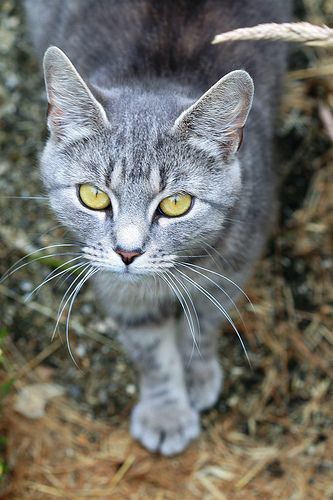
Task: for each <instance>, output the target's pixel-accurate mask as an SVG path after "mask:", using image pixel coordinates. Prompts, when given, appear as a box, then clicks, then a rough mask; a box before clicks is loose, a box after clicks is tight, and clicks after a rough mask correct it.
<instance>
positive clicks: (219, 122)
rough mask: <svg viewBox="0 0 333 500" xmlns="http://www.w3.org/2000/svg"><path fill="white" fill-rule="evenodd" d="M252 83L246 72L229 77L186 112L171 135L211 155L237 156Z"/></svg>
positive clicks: (249, 103) (249, 106)
mask: <svg viewBox="0 0 333 500" xmlns="http://www.w3.org/2000/svg"><path fill="white" fill-rule="evenodd" d="M253 91H254V87H253V81H252V78H251V77H250V75H249V74H248V73H247V72H246V71H242V70H237V71H232V72H231V73H228V74H227V75H226V76H224V77H223V78H221V80H219V81H218V82H217V83H215V85H213V86H212V87H211V88H210V89H209V90H208V91H207V92H206V93H205V94H204V95H203V96H202V97H200V99H199V100H198V101H196V102H195V103H194V104H193V105H192V106H191V107H190V108H188V109H187V110H185V111H184V112H183V113H182V114H181V115H180V116H179V118H178V119H177V120H176V122H175V124H174V131H175V132H178V133H180V134H182V135H183V137H185V138H187V139H188V141H189V142H190V143H191V144H192V145H193V146H195V147H197V148H199V149H202V150H205V151H207V152H209V153H211V154H217V155H223V156H226V155H230V154H234V153H236V151H237V150H238V149H239V146H240V144H241V140H242V135H243V127H244V125H245V122H246V119H247V117H248V114H249V111H250V109H251V105H252V99H253Z"/></svg>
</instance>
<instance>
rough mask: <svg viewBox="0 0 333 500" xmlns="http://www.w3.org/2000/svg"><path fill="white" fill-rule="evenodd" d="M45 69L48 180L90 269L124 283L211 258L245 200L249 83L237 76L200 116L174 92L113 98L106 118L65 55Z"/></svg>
mask: <svg viewBox="0 0 333 500" xmlns="http://www.w3.org/2000/svg"><path fill="white" fill-rule="evenodd" d="M44 67H45V76H46V84H47V90H48V99H49V104H50V112H49V128H50V131H51V136H50V139H49V141H48V143H47V146H46V148H45V150H44V153H43V156H42V175H43V180H44V183H45V185H46V187H47V189H48V192H49V199H50V203H51V206H52V208H53V210H54V211H55V213H56V215H57V217H58V218H59V219H60V220H61V222H63V224H64V225H65V226H67V227H68V228H70V229H71V230H72V232H73V233H74V234H75V235H76V236H77V237H78V239H79V241H80V242H81V244H82V252H83V254H84V256H85V257H86V259H87V260H89V261H90V262H91V263H92V264H94V265H95V266H96V267H103V268H107V269H108V270H110V271H113V272H117V273H121V274H122V275H123V276H124V277H125V276H129V275H131V276H133V275H142V274H147V273H153V272H160V271H163V269H165V268H167V267H170V266H172V262H173V261H174V260H175V259H182V258H184V256H188V255H190V254H194V255H195V254H199V253H203V252H202V250H200V248H201V247H202V241H203V240H204V241H206V240H207V239H208V241H209V238H210V237H211V236H212V235H214V234H215V233H216V231H219V230H220V229H221V227H223V223H224V221H225V219H226V217H227V216H228V213H229V210H230V208H231V207H232V206H233V205H234V203H235V202H236V200H237V196H238V194H239V192H240V187H241V174H240V166H239V163H238V161H237V158H236V155H235V153H236V150H237V147H238V144H239V139H240V133H239V131H240V130H241V128H242V127H243V126H244V123H245V120H246V117H247V114H248V111H249V109H250V106H251V100H252V92H253V86H252V81H251V79H250V77H249V76H248V75H247V73H245V72H241V71H239V72H234V73H231V74H229V75H228V76H227V77H225V78H224V79H223V80H222V81H220V82H218V84H216V85H215V86H214V87H212V89H210V91H209V92H207V93H206V94H205V95H204V96H203V97H202V98H201V99H199V101H197V102H196V103H195V104H194V105H192V106H191V105H190V104H191V102H190V101H189V100H188V99H187V98H184V97H182V96H181V95H180V94H179V95H177V94H176V95H175V92H172V91H170V90H169V91H168V89H166V90H165V91H162V90H155V91H154V92H153V91H150V92H148V91H147V92H144V91H142V92H141V93H140V92H138V91H134V90H131V89H126V88H124V89H120V90H119V89H115V90H114V91H112V90H111V91H109V92H108V94H107V100H106V103H107V104H106V106H105V107H104V108H103V107H102V106H101V104H100V103H99V102H98V101H97V100H96V99H95V98H94V97H93V95H92V94H91V92H90V91H89V89H88V88H87V87H86V85H85V84H84V82H83V80H82V79H81V78H80V76H79V75H78V74H77V72H76V71H75V69H74V68H73V66H72V65H71V63H70V62H69V60H68V59H67V58H66V56H64V54H63V53H62V52H61V51H59V49H55V48H51V49H49V51H48V52H47V54H46V56H45V63H44ZM184 109H185V110H186V111H184ZM177 117H178V118H177Z"/></svg>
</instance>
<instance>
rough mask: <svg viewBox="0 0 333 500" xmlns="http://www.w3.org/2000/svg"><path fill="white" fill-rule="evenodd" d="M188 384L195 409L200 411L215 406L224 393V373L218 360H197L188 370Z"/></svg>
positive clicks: (191, 401)
mask: <svg viewBox="0 0 333 500" xmlns="http://www.w3.org/2000/svg"><path fill="white" fill-rule="evenodd" d="M186 384H187V390H188V394H189V398H190V403H191V406H193V408H195V409H196V410H198V411H202V410H206V409H208V408H211V407H212V406H214V404H215V403H216V401H217V400H218V397H219V395H220V393H221V391H222V385H223V371H222V368H221V366H220V364H219V362H218V361H217V360H216V359H212V360H210V361H205V360H196V361H195V362H193V363H191V364H190V365H189V366H188V367H187V368H186Z"/></svg>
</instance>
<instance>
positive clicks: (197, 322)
mask: <svg viewBox="0 0 333 500" xmlns="http://www.w3.org/2000/svg"><path fill="white" fill-rule="evenodd" d="M170 274H172V273H171V272H170V273H168V275H170ZM172 277H173V279H175V280H176V281H177V283H179V285H180V286H181V287H182V289H183V290H184V292H185V293H186V295H187V297H188V298H189V301H190V303H191V306H192V309H193V311H194V315H195V320H196V325H197V332H198V341H199V344H196V342H195V338H194V339H193V340H194V342H193V346H192V352H191V356H190V359H189V361H188V366H189V365H190V363H191V361H192V356H193V352H194V347H197V349H198V352H199V354H200V356H201V352H200V337H201V329H200V322H199V317H198V313H197V310H196V308H195V305H194V302H193V300H192V297H191V294H190V292H189V290H188V288H187V287H186V286H185V284H184V283H183V282H182V281H181V280H180V278H177V276H175V275H174V274H172Z"/></svg>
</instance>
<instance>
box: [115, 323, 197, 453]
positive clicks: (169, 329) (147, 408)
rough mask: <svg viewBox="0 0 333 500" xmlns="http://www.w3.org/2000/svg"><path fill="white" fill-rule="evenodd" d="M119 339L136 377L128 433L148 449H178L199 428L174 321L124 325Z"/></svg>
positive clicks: (191, 437)
mask: <svg viewBox="0 0 333 500" xmlns="http://www.w3.org/2000/svg"><path fill="white" fill-rule="evenodd" d="M121 342H122V344H123V345H124V347H125V349H126V351H127V353H128V355H129V356H130V357H131V359H132V360H133V361H134V363H135V366H136V368H137V370H138V372H139V377H140V400H139V402H138V403H137V405H136V406H135V408H134V410H133V412H132V417H131V434H132V436H133V437H134V438H135V439H137V440H138V441H140V442H141V443H142V444H143V445H144V446H145V447H146V448H147V449H148V450H150V451H160V452H161V453H162V454H163V455H173V454H175V453H179V452H181V451H182V450H183V449H184V448H185V447H186V446H187V445H188V443H189V442H190V441H191V440H192V439H194V438H196V437H197V436H198V434H199V432H200V425H199V416H198V412H197V411H196V410H195V409H193V408H191V406H190V404H189V399H188V394H187V390H186V384H185V380H184V369H183V365H182V359H181V356H180V354H179V352H178V348H177V345H176V339H175V322H174V320H168V321H166V322H163V323H162V324H161V325H154V324H145V325H143V326H139V327H131V328H126V329H125V330H124V331H123V332H122V334H121Z"/></svg>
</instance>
